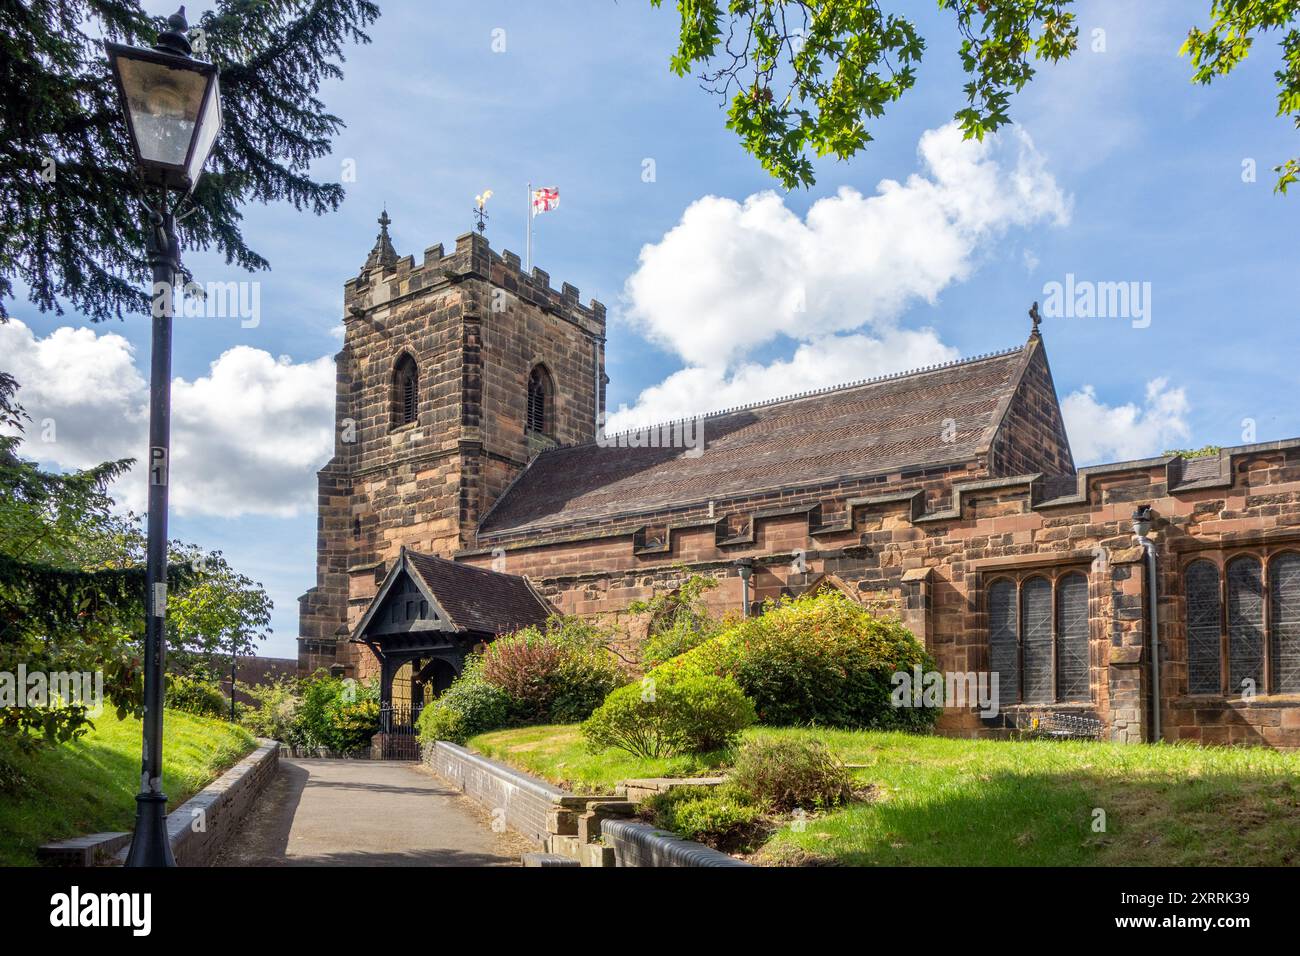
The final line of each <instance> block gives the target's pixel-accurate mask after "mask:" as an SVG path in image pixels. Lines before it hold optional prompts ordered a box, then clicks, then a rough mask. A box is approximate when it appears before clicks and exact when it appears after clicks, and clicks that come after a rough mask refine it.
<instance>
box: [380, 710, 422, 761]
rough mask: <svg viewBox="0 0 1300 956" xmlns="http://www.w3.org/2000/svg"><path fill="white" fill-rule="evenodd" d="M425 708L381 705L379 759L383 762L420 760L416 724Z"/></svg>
mask: <svg viewBox="0 0 1300 956" xmlns="http://www.w3.org/2000/svg"><path fill="white" fill-rule="evenodd" d="M423 709H424V708H423V706H422V705H419V704H416V705H415V706H410V705H407V704H381V705H380V706H379V734H378V741H379V751H380V752H379V755H378V756H379V758H380V759H381V760H419V759H420V741H419V738H418V737H417V736H416V724H417V723H418V722H419V719H420V711H421V710H423Z"/></svg>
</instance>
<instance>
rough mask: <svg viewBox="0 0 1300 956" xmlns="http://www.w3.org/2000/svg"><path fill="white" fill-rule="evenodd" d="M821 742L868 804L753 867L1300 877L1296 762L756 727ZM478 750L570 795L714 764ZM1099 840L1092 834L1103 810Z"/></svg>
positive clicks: (530, 739) (543, 737) (566, 730)
mask: <svg viewBox="0 0 1300 956" xmlns="http://www.w3.org/2000/svg"><path fill="white" fill-rule="evenodd" d="M747 736H751V737H753V736H784V737H807V738H818V739H821V740H823V741H824V742H825V743H826V744H827V745H829V746H830V747H831V748H832V749H834V750H835V751H836V753H838V754H839V755H840V757H841V758H842V759H843V760H845V761H846V762H848V763H851V764H862V765H864V766H863V768H862V769H860V770H855V771H854V776H855V778H856V780H857V781H858V783H859V784H860V785H861V786H863V787H867V786H870V787H871V788H872V798H871V799H870V800H867V801H863V802H857V803H853V804H850V805H849V806H847V807H843V808H841V809H838V810H835V811H832V812H829V813H826V814H820V815H813V816H811V817H810V818H809V819H808V820H807V822H806V824H805V826H804V829H803V831H802V832H794V831H793V830H792V828H791V827H790V826H789V825H788V824H787V825H786V826H784V827H783V828H781V829H778V830H777V831H776V832H775V833H774V834H773V835H772V836H771V838H770V839H769V840H768V842H767V843H766V844H765V845H764V847H763V848H762V849H761V850H760V851H759V853H758V854H757V856H756V859H755V862H768V863H815V862H838V863H842V864H850V865H885V866H1007V865H1018V866H1037V865H1063V866H1070V865H1093V866H1130V865H1147V866H1190V865H1227V866H1264V865H1298V864H1300V754H1286V753H1278V752H1275V751H1270V750H1264V749H1262V748H1251V749H1247V748H1226V747H1220V748H1197V747H1192V746H1183V745H1179V746H1163V745H1162V746H1133V745H1118V744H1092V743H1082V742H1049V741H1023V742H1022V741H1016V742H1004V741H992V740H981V741H971V740H953V739H949V738H944V737H914V736H909V735H906V734H897V733H878V732H874V731H843V730H820V729H817V730H814V729H803V728H797V729H796V728H785V729H778V728H757V729H754V730H751V731H750V732H749V733H748V735H747ZM470 746H471V747H473V748H475V749H477V750H478V751H480V752H481V753H483V754H485V755H487V756H490V757H493V758H495V759H498V760H502V761H504V762H507V763H510V764H512V765H514V766H516V767H519V768H520V769H522V770H525V771H528V772H531V773H534V774H536V775H538V776H541V777H545V778H547V779H549V780H552V781H553V782H555V783H558V784H561V785H575V786H576V788H577V789H581V790H586V791H597V792H598V791H601V790H607V789H608V788H610V787H612V786H613V785H614V784H615V783H617V782H618V781H619V780H622V779H625V778H628V777H651V776H675V775H682V774H689V773H693V772H698V771H705V770H708V769H709V767H710V766H718V765H719V764H720V763H722V762H724V761H723V758H722V757H720V756H719V755H713V756H712V757H710V758H708V759H707V760H704V761H692V760H690V759H680V758H679V759H675V760H657V761H645V760H638V759H636V758H633V757H631V756H630V755H627V754H623V753H622V752H620V751H610V752H607V753H605V754H600V755H592V754H588V753H586V751H585V749H584V748H583V742H582V738H581V736H580V735H579V733H578V730H577V727H576V726H551V727H526V728H522V729H517V730H507V731H497V732H494V733H489V734H482V735H480V736H478V737H475V738H473V739H472V740H471V741H470ZM1099 810H1100V811H1104V814H1105V818H1104V822H1105V831H1104V832H1094V829H1093V826H1094V820H1100V819H1101V818H1100V816H1099V815H1098V814H1097V811H1099Z"/></svg>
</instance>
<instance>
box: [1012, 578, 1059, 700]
mask: <svg viewBox="0 0 1300 956" xmlns="http://www.w3.org/2000/svg"><path fill="white" fill-rule="evenodd" d="M1020 641H1021V645H1020V646H1021V654H1022V657H1023V660H1024V699H1025V701H1026V702H1027V703H1031V704H1048V703H1051V702H1052V701H1053V700H1054V699H1055V688H1054V687H1053V686H1052V585H1051V582H1050V581H1048V580H1047V578H1037V577H1036V578H1030V579H1029V580H1028V581H1026V582H1025V583H1024V585H1023V587H1022V588H1021V592H1020Z"/></svg>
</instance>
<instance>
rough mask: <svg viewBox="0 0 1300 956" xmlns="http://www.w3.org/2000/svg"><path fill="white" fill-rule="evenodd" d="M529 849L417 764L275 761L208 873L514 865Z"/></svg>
mask: <svg viewBox="0 0 1300 956" xmlns="http://www.w3.org/2000/svg"><path fill="white" fill-rule="evenodd" d="M528 849H529V847H528V846H527V845H526V844H524V843H523V841H522V840H521V838H519V837H518V836H516V835H514V834H510V833H493V832H492V829H491V827H490V826H489V825H488V817H487V815H486V814H485V813H484V812H483V811H482V810H481V809H480V808H479V806H478V805H477V804H475V803H474V802H472V801H471V800H469V799H468V798H466V797H464V796H462V795H461V794H460V793H458V792H456V791H455V790H452V789H451V788H450V787H448V786H447V785H446V784H444V783H443V782H442V781H441V780H439V779H438V778H437V777H435V776H434V775H433V774H431V773H429V772H428V771H427V770H425V769H424V768H423V767H422V766H421V765H419V764H417V763H411V762H403V761H397V760H305V759H292V760H290V759H285V758H281V759H280V770H279V773H278V774H277V775H276V777H275V779H274V780H272V781H271V783H270V784H269V785H268V786H267V788H266V790H265V791H264V792H263V794H262V797H261V798H260V799H259V800H258V803H257V806H256V807H255V808H254V809H253V812H252V813H251V814H249V817H248V819H247V820H245V821H244V823H243V825H242V826H241V827H240V829H239V831H238V832H236V833H235V835H234V836H233V837H232V838H231V840H230V842H229V843H228V844H227V846H226V847H225V849H224V850H222V852H221V855H220V856H219V857H218V859H217V861H216V864H215V865H216V866H518V865H519V858H520V855H521V854H522V853H524V852H526V851H527V850H528Z"/></svg>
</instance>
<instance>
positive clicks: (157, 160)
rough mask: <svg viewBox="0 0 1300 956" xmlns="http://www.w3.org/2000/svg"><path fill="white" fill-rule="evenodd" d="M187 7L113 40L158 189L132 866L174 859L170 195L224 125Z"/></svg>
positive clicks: (146, 167)
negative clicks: (153, 35) (145, 33)
mask: <svg viewBox="0 0 1300 956" xmlns="http://www.w3.org/2000/svg"><path fill="white" fill-rule="evenodd" d="M188 29H189V27H188V24H187V23H186V22H185V8H184V7H181V8H180V10H178V11H177V12H176V13H174V14H172V15H171V16H170V17H168V18H167V29H166V30H165V31H164V32H163V33H161V34H159V36H158V42H157V43H156V44H155V45H154V47H153V49H152V50H145V49H140V48H138V47H130V46H123V45H122V44H120V43H105V44H104V48H105V50H106V51H107V53H108V62H109V66H110V67H111V69H112V71H113V77H114V79H115V80H116V82H117V89H118V94H119V95H120V97H121V100H122V109H123V112H124V113H125V114H126V125H127V129H128V130H129V131H130V134H131V147H132V150H133V152H134V153H135V161H136V166H137V168H138V170H139V172H140V174H141V176H142V178H143V179H144V182H145V183H146V184H147V185H148V186H152V187H157V190H158V205H157V208H154V207H152V206H147V207H146V208H148V213H149V239H148V253H149V265H150V266H151V267H152V269H153V297H152V301H153V352H152V356H151V363H150V373H149V459H148V462H149V545H148V558H147V561H146V571H145V576H146V579H147V582H148V584H147V588H148V591H147V594H146V601H145V605H146V607H145V648H144V650H145V672H144V747H143V759H142V765H143V766H142V772H141V780H140V794H139V795H138V796H137V797H136V798H135V799H136V817H135V835H134V837H133V838H132V840H131V851H130V853H129V854H128V855H127V858H126V865H127V866H175V865H176V860H175V859H174V858H173V857H172V851H171V843H170V842H169V841H168V839H167V817H166V808H167V796H166V795H165V794H164V793H163V792H162V766H163V764H162V727H163V712H162V711H163V667H164V664H165V662H166V656H167V642H166V638H165V634H164V629H163V625H164V623H165V620H166V614H167V483H168V459H169V457H170V446H171V367H172V308H173V301H172V290H173V289H174V288H175V284H176V276H177V274H178V273H179V272H180V271H181V262H180V242H179V241H178V239H177V237H176V222H175V218H174V216H173V211H174V210H173V209H172V208H171V207H170V204H169V194H170V193H172V192H177V193H179V194H180V196H181V198H184V197H185V196H187V195H189V194H190V193H191V192H193V190H194V186H195V183H197V182H198V178H199V176H200V174H201V173H202V171H203V164H204V163H205V162H206V161H207V158H208V154H209V153H211V152H212V147H213V144H214V143H216V140H217V134H218V133H219V132H220V131H221V103H220V97H219V94H218V91H217V68H216V67H215V66H213V65H212V64H210V63H203V62H201V61H199V60H195V59H193V58H191V56H190V53H191V47H190V41H189V39H188V38H187V37H186V32H187V30H188Z"/></svg>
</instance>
